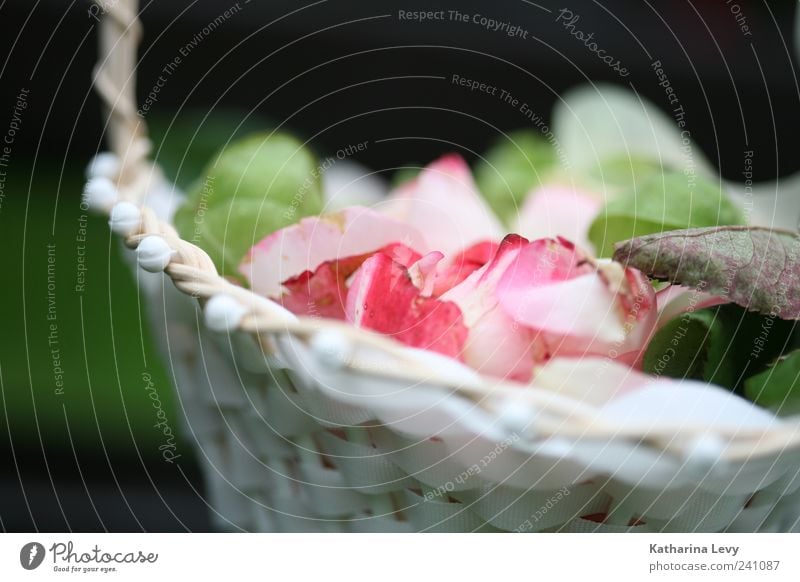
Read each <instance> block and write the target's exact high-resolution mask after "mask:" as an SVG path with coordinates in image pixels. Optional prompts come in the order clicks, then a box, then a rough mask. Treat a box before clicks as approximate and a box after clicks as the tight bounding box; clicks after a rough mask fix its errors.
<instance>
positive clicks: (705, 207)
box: [589, 171, 744, 257]
mask: <svg viewBox="0 0 800 582" xmlns="http://www.w3.org/2000/svg"><path fill="white" fill-rule="evenodd" d="M692 179H693V182H690V181H689V179H688V178H687V177H686V176H685V175H684V174H683V173H681V172H674V171H670V172H667V173H665V174H663V175H654V176H652V177H650V178H648V179H646V180H645V181H644V182H643V183H642V184H641V186H640V187H639V188H632V189H630V190H627V191H625V192H621V193H620V194H619V195H618V196H617V197H616V198H614V199H613V200H611V201H610V202H609V203H608V204H606V205H605V207H604V208H603V209H602V210H601V211H600V213H599V214H598V216H597V218H596V219H595V220H594V222H593V223H592V225H591V226H590V227H589V240H590V241H591V242H592V244H594V246H595V248H596V249H597V251H598V255H599V256H601V257H610V256H611V255H612V254H613V252H614V245H615V244H616V243H618V242H620V241H625V240H628V239H632V238H635V237H639V236H644V235H648V234H654V233H661V232H666V231H671V230H679V229H686V228H694V227H702V226H718V225H728V224H743V223H744V216H743V214H742V212H741V211H740V210H739V209H738V207H736V206H735V205H734V204H733V203H732V202H731V201H730V200H729V199H728V198H727V197H726V196H725V195H724V194H723V193H722V191H721V190H720V188H719V187H718V185H716V184H713V183H711V182H708V181H706V180H702V179H701V178H699V177H697V176H694V177H693V178H692Z"/></svg>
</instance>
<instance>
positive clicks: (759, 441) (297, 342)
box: [87, 0, 800, 532]
mask: <svg viewBox="0 0 800 582" xmlns="http://www.w3.org/2000/svg"><path fill="white" fill-rule="evenodd" d="M136 5H137V3H136V2H135V1H125V0H118V1H117V2H116V3H109V4H104V5H103V8H104V10H106V11H107V15H106V18H105V21H104V24H103V27H102V32H101V60H100V63H99V65H98V68H97V71H96V85H97V88H98V90H99V92H100V94H101V96H102V97H103V99H104V100H105V102H106V104H107V106H108V107H109V113H110V132H109V138H110V144H111V149H112V151H113V153H114V154H115V155H116V157H117V159H118V160H119V161H120V165H119V167H118V168H114V169H113V171H112V172H111V173H110V177H111V178H112V182H113V188H110V187H109V186H110V185H109V184H108V183H107V182H103V181H102V178H101V179H100V181H99V182H98V181H97V180H95V181H94V182H93V183H92V185H91V186H90V187H88V188H87V194H88V196H89V198H90V200H89V201H90V202H91V203H92V204H93V205H94V206H95V207H98V208H101V209H103V210H105V211H107V212H110V214H111V221H110V223H111V226H112V229H114V230H115V231H116V232H118V233H120V234H121V235H123V236H124V238H125V241H126V244H127V245H128V246H129V247H130V248H132V249H136V256H137V258H138V263H139V265H140V266H141V267H143V269H144V271H149V272H151V273H152V272H155V273H157V274H155V275H153V274H150V273H146V272H143V271H140V281H141V282H142V283H143V285H142V288H143V289H144V292H145V294H146V295H147V296H148V299H149V300H150V302H151V312H152V313H151V315H152V316H153V317H152V320H153V324H154V326H155V327H156V329H157V330H158V331H159V333H160V336H161V337H160V339H161V340H162V344H163V347H164V353H165V356H166V357H167V358H168V363H169V366H170V369H171V370H172V371H173V373H174V378H175V382H176V385H177V388H178V395H179V402H180V405H181V407H182V410H183V412H184V413H185V420H186V427H185V428H186V431H187V434H189V435H190V437H191V438H192V439H194V441H195V442H196V444H197V454H198V457H199V459H200V461H201V463H202V465H203V467H204V472H205V475H206V479H207V486H208V491H209V496H210V499H209V504H210V507H211V510H212V515H213V516H214V518H215V524H216V526H217V527H218V528H219V529H225V530H239V529H243V530H248V531H497V530H500V531H571V532H586V531H762V530H763V531H800V423H798V421H797V419H783V420H778V419H775V418H774V417H772V416H771V415H770V414H768V413H766V412H765V411H762V410H759V409H757V408H756V407H755V406H752V405H750V404H748V403H745V402H744V401H742V400H741V399H739V398H738V397H735V396H733V395H730V394H728V393H726V392H724V391H722V390H719V389H716V388H714V387H711V386H699V385H690V386H686V387H685V389H683V388H682V389H680V390H675V391H673V392H672V393H666V392H665V391H664V390H658V389H653V390H642V391H640V392H637V393H635V394H632V395H629V396H627V397H625V398H620V399H617V400H614V401H612V402H610V403H597V402H595V403H594V404H592V403H591V402H587V401H586V400H584V399H583V398H581V397H579V396H578V395H574V394H575V393H574V391H572V390H569V387H566V389H565V387H564V386H560V385H552V384H548V383H547V382H546V381H541V382H534V384H533V385H532V386H526V387H522V386H519V385H513V384H510V383H506V382H499V381H497V380H495V379H490V378H486V377H483V376H480V375H478V374H477V373H475V372H473V371H471V370H469V369H467V368H464V367H462V366H460V365H457V364H456V363H454V362H452V361H450V360H448V359H446V358H443V357H440V356H437V355H436V354H432V353H426V352H421V351H418V350H413V349H409V348H405V347H403V346H401V345H399V344H396V343H394V342H393V341H391V340H389V339H387V338H384V337H379V336H376V335H374V334H371V333H369V332H366V331H363V330H359V329H355V328H351V327H348V326H346V325H343V324H341V323H339V322H333V321H324V320H311V319H297V318H295V317H294V316H292V315H291V314H289V313H288V312H286V311H285V310H284V309H283V308H281V307H280V306H278V305H277V304H274V303H272V302H270V301H268V300H267V299H264V298H261V297H258V296H256V295H254V294H252V293H250V292H248V291H246V290H244V289H242V288H239V287H237V286H235V285H233V284H231V283H229V282H227V281H225V280H224V279H222V278H221V277H219V276H218V275H217V273H216V271H215V270H214V266H213V264H212V263H211V261H210V259H209V258H208V257H207V256H206V255H205V253H203V252H202V251H201V250H200V249H198V248H197V247H195V246H193V245H191V244H189V243H188V242H185V241H182V240H180V238H179V237H178V236H177V234H176V233H175V230H174V229H173V228H172V227H171V226H170V225H169V224H168V221H167V220H168V217H169V207H170V206H171V205H174V202H173V201H174V199H175V195H174V189H173V188H171V187H170V186H169V185H167V184H165V183H164V180H163V178H162V177H161V173H160V172H159V171H158V169H157V168H156V167H155V166H153V165H152V164H150V163H148V161H147V153H148V150H149V143H148V141H147V139H146V137H145V132H144V124H143V121H142V120H141V119H140V118H139V117H138V116H137V114H136V106H135V100H134V91H133V83H132V74H131V72H132V71H135V63H136V56H135V55H136V46H137V41H138V35H139V23H138V20H137V17H136ZM98 173H103V171H98ZM151 208H158V209H160V210H159V212H156V211H154V210H152V209H151ZM159 214H160V215H161V218H159V216H158V215H159ZM161 271H163V272H165V273H166V274H167V275H168V276H169V277H170V278H171V279H172V280H173V282H174V283H175V287H173V286H172V285H170V284H168V283H165V281H166V277H164V276H163V275H162V274H161ZM198 300H199V301H198ZM201 309H202V311H201ZM204 321H205V323H206V325H203V322H204ZM574 381H575V382H580V379H579V378H578V377H577V376H575V379H574ZM571 394H573V395H571ZM631 418H635V419H636V421H635V422H633V421H631V420H630V419H631Z"/></svg>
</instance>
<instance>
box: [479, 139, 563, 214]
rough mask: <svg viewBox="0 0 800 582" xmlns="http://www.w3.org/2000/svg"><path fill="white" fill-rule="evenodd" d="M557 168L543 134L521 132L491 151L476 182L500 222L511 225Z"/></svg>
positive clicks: (553, 152) (554, 158) (484, 160)
mask: <svg viewBox="0 0 800 582" xmlns="http://www.w3.org/2000/svg"><path fill="white" fill-rule="evenodd" d="M555 165H556V155H555V151H554V150H553V147H552V146H551V145H550V143H548V142H547V140H545V139H544V137H542V135H541V133H540V132H537V131H533V130H520V131H516V132H513V133H511V134H509V135H508V136H507V137H505V138H504V139H503V140H502V141H501V142H499V143H497V144H496V145H495V146H494V147H492V148H491V149H490V150H489V151H488V152H487V153H486V156H485V159H483V160H481V161H480V162H479V163H478V165H477V167H476V168H475V181H476V182H477V184H478V189H479V190H480V191H481V192H482V193H483V195H484V197H485V198H486V201H487V202H488V203H489V205H490V206H491V207H492V209H493V210H494V211H495V212H496V213H497V215H498V216H499V217H500V219H501V220H503V221H505V222H509V221H510V220H511V219H512V218H513V217H514V216H516V214H517V213H518V211H519V208H520V207H521V205H522V203H523V202H524V200H525V196H526V195H527V194H528V192H530V190H531V189H532V188H533V187H535V186H537V185H538V184H539V183H541V182H543V181H544V179H545V178H546V175H547V174H548V173H550V172H551V171H552V170H553V168H554V167H555Z"/></svg>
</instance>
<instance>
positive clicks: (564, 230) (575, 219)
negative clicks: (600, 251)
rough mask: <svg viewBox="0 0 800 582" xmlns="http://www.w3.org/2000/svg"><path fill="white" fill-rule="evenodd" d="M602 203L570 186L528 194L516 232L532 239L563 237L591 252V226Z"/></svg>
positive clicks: (539, 190)
mask: <svg viewBox="0 0 800 582" xmlns="http://www.w3.org/2000/svg"><path fill="white" fill-rule="evenodd" d="M601 206H602V201H601V200H600V198H599V197H598V196H595V195H594V194H592V193H589V192H584V191H582V190H579V189H577V188H570V187H568V186H555V185H552V186H543V187H541V188H538V189H536V190H534V191H533V192H531V193H530V194H528V197H527V198H526V199H525V203H524V204H523V205H522V209H521V210H520V212H519V216H518V217H517V220H516V224H515V225H514V226H515V228H514V232H518V233H519V234H521V235H522V236H525V237H528V238H529V239H531V240H533V239H539V238H555V237H557V236H561V237H564V238H566V239H569V240H571V241H574V242H575V243H576V244H577V245H578V246H579V247H580V248H582V249H592V244H591V243H590V242H589V239H588V233H589V226H590V225H591V223H592V221H593V220H594V218H595V216H597V213H598V212H599V211H600V207H601Z"/></svg>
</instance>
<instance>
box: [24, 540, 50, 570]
mask: <svg viewBox="0 0 800 582" xmlns="http://www.w3.org/2000/svg"><path fill="white" fill-rule="evenodd" d="M44 553H45V552H44V546H43V545H42V544H40V543H38V542H28V543H27V544H25V545H24V546H22V549H21V550H20V551H19V563H20V564H22V567H23V568H25V569H26V570H35V569H36V568H38V567H39V566H40V565H41V564H42V562H43V561H44Z"/></svg>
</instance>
